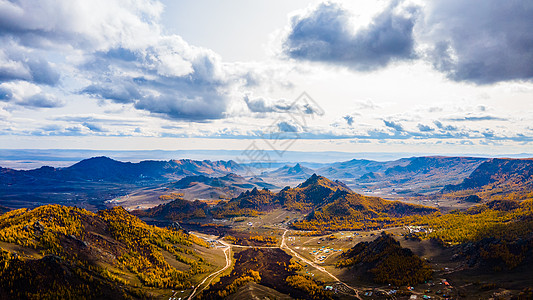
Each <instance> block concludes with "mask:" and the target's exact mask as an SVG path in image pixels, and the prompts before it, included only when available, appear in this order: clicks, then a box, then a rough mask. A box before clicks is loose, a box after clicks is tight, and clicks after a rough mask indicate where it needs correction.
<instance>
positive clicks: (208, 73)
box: [0, 0, 253, 121]
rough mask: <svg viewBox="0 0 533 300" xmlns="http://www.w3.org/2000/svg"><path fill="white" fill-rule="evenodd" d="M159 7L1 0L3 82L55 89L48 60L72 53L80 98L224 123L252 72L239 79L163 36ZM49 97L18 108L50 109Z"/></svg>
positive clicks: (135, 2) (100, 0)
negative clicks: (50, 55) (219, 120)
mask: <svg viewBox="0 0 533 300" xmlns="http://www.w3.org/2000/svg"><path fill="white" fill-rule="evenodd" d="M162 10H163V6H162V4H161V3H160V2H158V1H150V0H131V1H126V2H124V1H118V0H110V1H104V0H96V1H89V2H87V1H82V0H68V1H67V0H63V1H52V0H45V1H39V2H38V3H35V1H30V0H18V1H13V2H6V1H1V2H0V37H1V38H2V40H3V41H6V43H4V44H3V45H2V47H1V48H0V80H2V81H14V80H22V81H26V82H28V83H32V84H37V85H39V84H45V85H56V84H57V83H58V80H59V78H60V77H62V76H63V75H61V74H60V73H58V71H57V70H56V68H54V66H53V65H52V64H50V63H48V62H47V60H46V58H47V57H48V56H49V54H50V53H52V54H53V55H52V57H54V56H56V57H57V54H60V56H64V55H70V61H71V62H74V65H72V64H71V65H70V67H74V69H75V71H74V72H75V74H76V78H77V79H81V81H80V82H79V84H84V85H85V86H83V87H82V88H80V89H79V90H78V91H77V92H78V93H80V94H83V95H88V96H91V97H93V98H96V99H99V100H108V101H112V102H116V103H122V104H131V105H132V107H134V108H136V109H138V110H144V111H148V112H150V113H152V114H154V115H156V116H159V117H162V118H168V119H182V120H192V121H203V120H208V119H219V118H224V117H225V116H226V113H227V111H228V108H229V103H230V102H231V101H233V100H234V99H236V98H238V97H241V95H240V94H239V92H235V91H236V90H238V88H239V87H238V85H239V84H240V85H243V84H245V83H244V82H245V81H246V79H245V78H244V77H245V76H251V74H252V73H253V71H251V70H246V71H245V72H243V73H245V74H241V73H239V72H241V71H242V70H240V71H234V70H232V69H231V67H227V66H223V64H222V62H221V59H220V57H219V56H218V55H217V54H216V53H214V52H213V51H211V50H209V49H205V48H201V47H195V46H192V45H189V44H188V43H187V42H186V41H184V40H183V39H182V38H181V37H180V36H177V35H170V34H165V33H164V32H163V30H162V29H161V27H160V25H159V17H160V14H161V13H162ZM52 16H53V17H52ZM15 50H21V51H15ZM47 55H48V56H47ZM241 78H242V79H241ZM70 80H72V78H70ZM87 83H89V84H87ZM236 86H237V87H236ZM44 100H46V99H45V98H43V97H40V98H39V99H33V100H32V101H26V102H24V101H17V104H19V105H25V104H27V105H33V106H41V107H53V105H52V99H48V100H49V101H48V102H46V101H44ZM46 103H48V106H47V104H46Z"/></svg>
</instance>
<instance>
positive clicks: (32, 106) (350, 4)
mask: <svg viewBox="0 0 533 300" xmlns="http://www.w3.org/2000/svg"><path fill="white" fill-rule="evenodd" d="M532 15H533V2H531V1H526V0H524V1H496V0H468V1H467V0H464V1H458V0H431V1H416V0H394V1H384V0H381V1H375V0H358V1H301V0H294V1H281V0H274V1H272V0H269V1H266V0H258V1H244V0H228V1H218V0H199V1H170V0H168V1H150V0H94V1H83V0H55V1H52V0H40V1H34V0H9V1H8V0H0V148H3V149H106V150H152V149H163V150H187V149H189V150H191V149H207V150H221V149H224V150H246V151H248V152H247V153H248V154H250V153H252V152H253V153H254V155H260V152H259V151H261V150H269V151H277V152H278V153H279V155H280V156H281V155H282V154H283V152H284V151H343V152H410V153H421V154H457V155H459V154H465V153H469V154H471V153H479V154H487V155H497V154H512V153H533V101H532V100H533V31H531V28H533V18H531V16H532ZM250 155H251V154H250ZM250 155H248V156H247V157H251V156H250Z"/></svg>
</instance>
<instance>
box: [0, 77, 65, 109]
mask: <svg viewBox="0 0 533 300" xmlns="http://www.w3.org/2000/svg"><path fill="white" fill-rule="evenodd" d="M0 101H3V102H7V103H9V104H15V105H20V106H27V107H32V108H52V107H61V106H63V105H64V101H62V100H60V99H58V98H56V97H55V96H54V95H52V94H49V93H45V92H43V91H42V90H41V88H40V87H39V86H37V85H35V84H32V83H29V82H26V81H16V82H4V83H2V84H0Z"/></svg>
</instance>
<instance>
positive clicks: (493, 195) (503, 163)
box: [441, 158, 533, 200]
mask: <svg viewBox="0 0 533 300" xmlns="http://www.w3.org/2000/svg"><path fill="white" fill-rule="evenodd" d="M532 189H533V159H503V158H494V159H491V160H489V161H486V162H484V163H482V164H481V165H479V166H478V167H477V168H476V169H475V170H474V171H473V172H472V174H470V176H468V177H467V178H465V179H464V180H463V181H462V182H461V183H459V184H456V185H448V186H446V187H444V188H443V189H442V190H441V193H442V194H449V196H464V195H470V194H473V193H475V194H476V195H478V196H479V197H481V198H483V199H516V200H520V199H526V198H531V197H533V192H532Z"/></svg>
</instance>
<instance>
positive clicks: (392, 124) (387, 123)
mask: <svg viewBox="0 0 533 300" xmlns="http://www.w3.org/2000/svg"><path fill="white" fill-rule="evenodd" d="M383 122H384V123H385V126H387V127H389V128H392V129H394V130H396V131H398V132H402V131H404V129H403V126H402V124H400V123H398V122H394V121H387V120H383Z"/></svg>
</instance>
